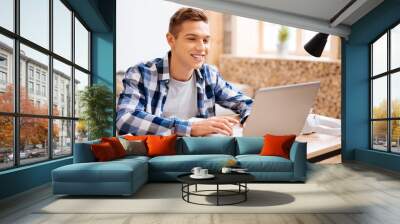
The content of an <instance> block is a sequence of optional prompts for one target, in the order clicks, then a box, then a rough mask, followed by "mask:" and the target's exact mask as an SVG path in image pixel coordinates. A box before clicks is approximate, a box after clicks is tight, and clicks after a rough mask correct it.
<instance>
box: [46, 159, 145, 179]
mask: <svg viewBox="0 0 400 224" xmlns="http://www.w3.org/2000/svg"><path fill="white" fill-rule="evenodd" d="M145 166H147V164H146V162H145V161H142V160H139V159H130V160H129V161H128V160H127V159H125V160H124V159H122V160H114V161H109V162H94V163H74V164H70V165H66V166H62V167H59V168H57V169H55V170H53V171H52V175H53V181H58V182H130V181H132V176H133V173H134V172H136V173H141V172H142V173H143V174H141V175H145V176H147V172H146V173H145V172H143V171H144V170H146V171H147V169H145V168H144V167H145Z"/></svg>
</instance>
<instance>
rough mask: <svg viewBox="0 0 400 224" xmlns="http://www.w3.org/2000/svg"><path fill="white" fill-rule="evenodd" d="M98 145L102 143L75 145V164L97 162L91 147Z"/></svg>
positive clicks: (97, 141) (95, 141)
mask: <svg viewBox="0 0 400 224" xmlns="http://www.w3.org/2000/svg"><path fill="white" fill-rule="evenodd" d="M98 143H100V140H94V141H88V142H81V143H75V145H74V163H89V162H95V161H96V158H95V157H94V155H93V153H92V150H91V148H90V146H91V145H92V144H98Z"/></svg>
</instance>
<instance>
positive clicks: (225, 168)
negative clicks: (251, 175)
mask: <svg viewBox="0 0 400 224" xmlns="http://www.w3.org/2000/svg"><path fill="white" fill-rule="evenodd" d="M231 171H232V169H231V168H229V167H222V170H221V172H222V173H230V172H231Z"/></svg>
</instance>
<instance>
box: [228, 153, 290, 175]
mask: <svg viewBox="0 0 400 224" xmlns="http://www.w3.org/2000/svg"><path fill="white" fill-rule="evenodd" d="M236 159H237V160H238V162H239V164H240V167H242V168H247V169H248V170H249V171H250V172H252V171H253V172H293V163H292V161H290V160H288V159H285V158H282V157H279V156H260V155H239V156H236Z"/></svg>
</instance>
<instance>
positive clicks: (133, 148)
mask: <svg viewBox="0 0 400 224" xmlns="http://www.w3.org/2000/svg"><path fill="white" fill-rule="evenodd" d="M119 141H120V142H121V144H122V146H123V147H124V149H125V151H126V155H127V156H129V155H137V156H145V155H147V148H146V142H145V141H141V140H126V139H125V138H119Z"/></svg>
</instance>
